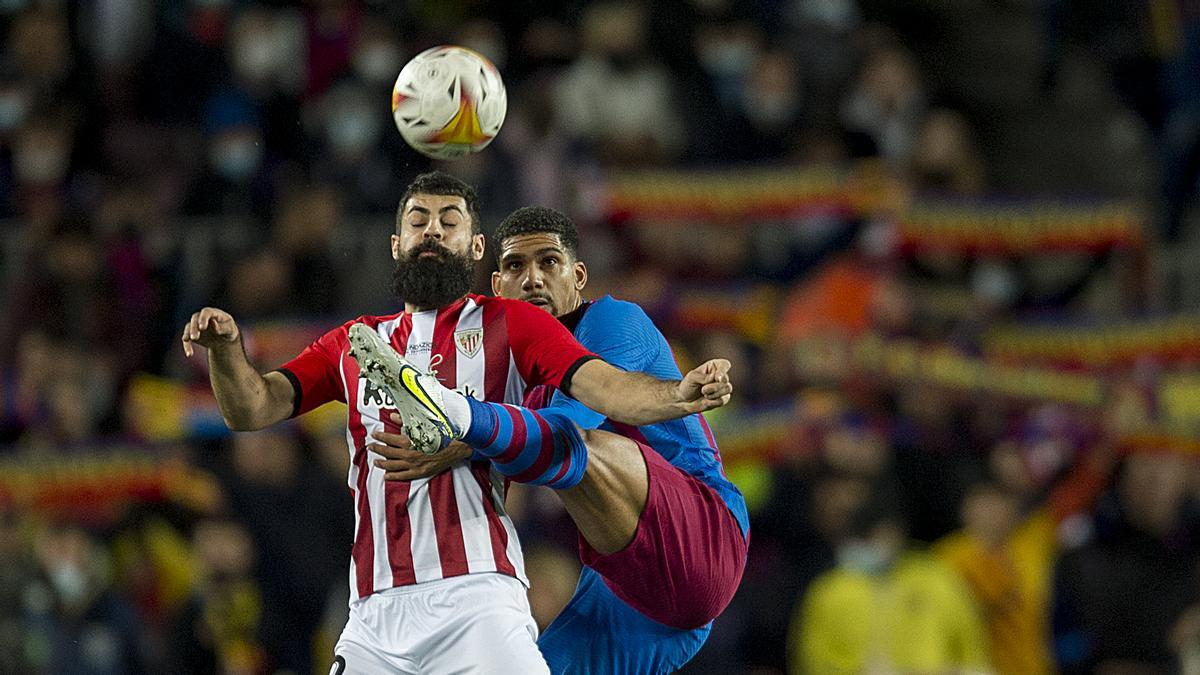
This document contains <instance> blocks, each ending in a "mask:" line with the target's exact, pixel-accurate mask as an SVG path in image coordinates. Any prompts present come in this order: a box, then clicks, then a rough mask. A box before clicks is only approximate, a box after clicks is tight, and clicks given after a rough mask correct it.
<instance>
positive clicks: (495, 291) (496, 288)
mask: <svg viewBox="0 0 1200 675" xmlns="http://www.w3.org/2000/svg"><path fill="white" fill-rule="evenodd" d="M492 295H495V296H497V297H499V296H500V273H499V272H492Z"/></svg>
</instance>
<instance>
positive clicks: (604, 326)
mask: <svg viewBox="0 0 1200 675" xmlns="http://www.w3.org/2000/svg"><path fill="white" fill-rule="evenodd" d="M575 334H576V336H577V337H578V338H579V342H580V343H582V344H584V345H586V346H587V348H588V349H590V350H592V351H593V352H595V354H596V355H597V356H599V357H600V358H602V359H604V360H605V361H607V362H609V363H610V364H612V365H614V366H616V367H618V368H620V369H621V370H628V371H640V372H646V371H647V370H648V369H649V368H650V366H651V364H653V363H654V361H655V359H656V358H657V357H658V355H659V352H660V350H661V349H662V347H663V346H664V345H665V344H666V338H664V337H663V336H662V333H660V332H659V330H658V327H657V326H655V325H654V322H653V321H651V320H650V317H648V316H646V312H644V311H642V308H641V307H638V306H637V305H635V304H633V303H631V302H623V301H620V300H613V299H611V298H607V299H606V300H603V301H598V302H597V303H596V304H594V305H592V307H591V308H589V309H588V311H587V313H586V314H584V317H583V321H581V322H580V324H579V328H578V329H576V332H575Z"/></svg>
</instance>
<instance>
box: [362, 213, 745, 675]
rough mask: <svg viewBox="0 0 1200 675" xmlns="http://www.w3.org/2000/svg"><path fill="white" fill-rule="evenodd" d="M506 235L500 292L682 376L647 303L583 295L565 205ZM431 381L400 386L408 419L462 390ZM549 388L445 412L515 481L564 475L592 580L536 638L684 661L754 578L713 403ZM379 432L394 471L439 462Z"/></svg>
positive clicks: (626, 659) (545, 645)
mask: <svg viewBox="0 0 1200 675" xmlns="http://www.w3.org/2000/svg"><path fill="white" fill-rule="evenodd" d="M496 241H497V242H498V244H499V263H500V270H499V271H498V272H496V273H494V274H493V277H492V289H493V291H494V292H495V293H496V294H497V295H500V296H503V297H506V298H518V299H522V300H525V301H526V302H529V303H531V304H533V305H535V306H537V307H540V308H541V309H543V310H545V311H546V312H548V313H549V314H552V315H554V316H556V317H558V319H559V321H560V322H562V323H563V324H564V325H565V326H566V327H568V328H570V329H571V330H572V331H573V332H574V334H575V336H576V337H577V338H578V339H579V342H580V343H581V344H583V345H584V346H585V347H587V348H588V349H590V350H592V351H593V352H594V353H596V354H597V355H599V356H600V357H601V358H603V359H605V360H606V361H607V362H609V363H611V364H613V365H615V366H617V367H619V368H623V369H626V370H629V371H634V372H642V373H646V374H648V375H652V376H655V377H661V378H667V379H670V378H678V377H680V373H679V369H678V368H677V366H676V365H675V359H674V356H673V354H672V353H671V348H670V346H668V344H667V341H666V340H665V339H664V338H663V336H662V334H661V333H660V332H659V331H658V329H657V328H656V327H655V326H654V324H653V323H652V322H651V321H650V319H649V317H647V316H646V314H645V312H643V311H642V310H641V309H640V308H639V307H638V306H637V305H634V304H631V303H628V302H623V301H620V300H615V299H613V298H612V297H610V296H606V297H603V298H600V299H598V300H595V301H585V300H584V298H583V289H584V286H585V285H586V284H587V267H586V266H585V265H584V264H583V262H581V261H580V260H579V259H578V233H577V231H576V228H575V225H574V223H573V222H571V220H570V219H569V218H567V217H566V216H565V215H563V214H562V213H559V212H557V211H554V210H553V209H547V208H538V207H528V208H523V209H519V210H517V211H516V212H514V213H513V214H512V215H510V216H509V217H508V218H506V219H505V220H504V222H503V223H501V225H500V228H499V230H498V231H497V232H496ZM418 380H421V378H420V377H417V378H416V380H414V382H417V381H418ZM419 384H420V385H421V387H422V388H421V389H419V390H418V391H419V393H418V394H417V396H426V397H428V398H427V400H426V401H424V402H421V401H418V400H417V399H416V398H414V397H413V396H412V395H411V394H410V393H407V391H406V390H405V389H403V388H402V389H401V390H400V391H398V392H397V393H396V396H397V400H399V401H401V406H400V407H401V409H402V411H403V412H404V413H405V414H406V415H408V416H406V417H405V420H406V421H407V420H409V419H410V417H409V416H412V417H416V416H422V415H428V411H427V408H428V404H429V403H433V404H434V407H436V406H437V403H438V401H439V399H440V401H441V403H442V404H443V407H444V408H450V407H451V406H461V405H462V401H458V400H457V399H461V398H462V397H461V396H458V395H457V394H454V393H453V392H450V391H448V390H446V389H445V388H444V387H441V386H439V385H438V383H437V382H436V378H426V379H425V380H424V381H423V382H419ZM544 392H545V388H539V390H538V391H534V392H531V395H530V396H529V397H527V399H526V404H527V405H528V406H530V407H531V408H533V407H540V408H541V409H540V410H537V411H533V410H529V409H524V408H517V407H514V406H505V405H495V404H489V403H480V402H478V401H469V402H467V403H466V406H467V407H469V413H470V414H469V416H462V417H457V415H458V414H459V413H457V412H455V411H449V412H447V413H446V414H444V418H445V419H446V420H447V421H448V422H449V424H448V427H449V428H448V429H447V430H446V434H447V435H452V436H453V437H455V438H458V439H464V440H466V441H467V443H468V444H469V445H470V446H474V448H476V449H477V450H476V451H475V456H476V457H480V456H483V457H487V458H489V459H491V460H492V462H493V463H494V465H495V466H496V467H497V469H498V470H499V471H500V472H501V473H502V474H504V475H505V476H507V477H508V478H509V479H510V480H515V481H518V482H524V483H531V484H537V485H548V486H550V487H552V488H555V489H556V490H558V494H559V496H560V497H561V499H562V502H563V504H564V506H565V507H566V509H567V511H568V513H570V515H571V517H572V518H573V519H574V521H575V523H576V525H577V526H578V528H579V533H580V538H579V551H580V557H581V558H582V560H583V562H584V568H583V573H582V575H581V578H580V582H579V586H578V588H577V589H576V591H575V595H574V597H573V598H572V599H571V601H570V603H569V604H568V605H567V606H566V608H565V609H564V610H563V612H562V614H561V615H560V616H559V617H558V618H557V619H556V620H555V621H554V622H553V623H552V624H551V625H550V626H549V627H548V628H547V629H546V632H545V634H544V635H543V636H542V637H541V639H540V640H539V641H538V645H539V646H540V647H541V649H542V653H543V654H544V655H545V656H546V660H547V662H548V663H549V665H550V668H551V671H552V672H554V673H556V674H560V673H573V674H574V673H628V674H630V675H642V674H644V673H669V672H674V671H675V670H676V669H678V668H679V667H681V666H682V665H683V664H684V663H686V662H687V661H689V660H690V659H691V658H692V657H693V656H694V655H695V654H696V652H697V651H698V650H699V649H700V647H701V645H703V643H704V640H705V639H706V638H707V636H708V633H709V630H710V629H711V622H712V620H713V619H714V618H715V617H716V616H717V615H718V614H719V613H720V612H721V611H723V610H724V608H725V606H726V605H727V604H728V603H729V601H730V599H731V598H732V596H733V593H734V591H735V590H736V589H737V585H738V583H739V582H740V580H741V576H742V572H743V570H744V567H745V561H746V546H747V538H748V533H749V520H748V517H747V513H746V504H745V501H744V500H743V498H742V495H741V493H740V492H739V491H738V489H737V488H736V487H734V485H733V484H732V483H730V482H729V480H728V479H727V478H726V477H725V475H724V471H723V469H722V466H721V458H720V453H719V452H718V450H717V446H716V443H715V441H714V440H713V436H712V434H711V432H710V431H709V429H708V426H707V424H706V423H705V421H704V418H703V417H701V416H700V415H698V414H695V415H691V416H688V417H686V418H683V419H676V420H671V421H667V422H662V423H658V424H646V425H641V426H634V425H628V424H622V423H620V422H618V421H615V420H613V419H609V418H606V416H605V415H604V414H603V413H598V412H594V411H593V410H591V409H588V408H587V407H585V406H584V405H582V404H580V402H579V401H577V400H575V399H574V398H571V397H568V396H566V395H565V393H569V392H563V391H562V390H561V389H560V390H559V391H557V392H554V393H553V399H552V400H550V401H549V405H548V406H545V407H542V406H543V405H544V404H545V403H546V399H547V398H548V397H546V396H544V395H543V396H539V394H544ZM537 398H541V399H542V400H540V401H539V400H531V399H537ZM414 401H416V402H417V403H419V405H414V404H413V402H414ZM431 417H432V416H431ZM380 440H382V441H384V444H383V445H381V446H380V447H379V452H380V453H381V454H383V455H384V456H387V457H389V458H390V459H389V460H384V461H380V466H381V468H384V469H388V470H389V474H388V475H387V476H385V477H387V478H389V479H403V478H411V477H412V476H414V475H422V474H424V473H426V472H429V471H432V470H435V469H436V466H435V465H434V463H432V462H429V461H427V460H422V459H421V458H422V457H423V455H421V454H419V453H418V452H417V450H415V449H413V448H412V447H411V446H410V444H409V443H406V442H405V441H404V439H403V438H401V437H400V436H397V435H390V434H389V435H384V436H382V437H381V439H380ZM441 442H444V441H440V440H439V442H438V443H437V445H440V444H441ZM389 446H390V447H389ZM418 449H419V448H418ZM468 452H470V451H469V450H467V449H464V448H461V447H458V446H455V447H447V448H446V449H444V450H441V451H440V452H438V454H434V455H432V456H431V457H438V456H439V455H441V454H442V453H445V455H446V457H445V458H444V460H443V461H445V462H447V463H448V464H451V463H453V462H455V461H461V458H462V457H465V456H467V453H468Z"/></svg>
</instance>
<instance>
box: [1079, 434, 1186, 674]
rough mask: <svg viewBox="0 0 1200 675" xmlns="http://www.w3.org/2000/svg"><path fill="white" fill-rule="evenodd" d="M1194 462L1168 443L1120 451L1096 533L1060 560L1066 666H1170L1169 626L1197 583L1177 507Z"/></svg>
mask: <svg viewBox="0 0 1200 675" xmlns="http://www.w3.org/2000/svg"><path fill="white" fill-rule="evenodd" d="M1194 469H1195V467H1194V466H1193V465H1192V460H1191V459H1189V458H1187V457H1184V456H1182V455H1179V454H1176V453H1174V452H1169V451H1164V452H1157V453H1139V454H1135V455H1132V456H1130V457H1127V458H1126V459H1125V461H1124V463H1123V465H1122V467H1121V469H1120V472H1119V480H1118V484H1117V488H1116V492H1115V495H1114V496H1115V497H1116V499H1115V503H1111V502H1110V503H1107V504H1104V505H1103V507H1104V508H1102V509H1101V511H1100V515H1101V517H1100V518H1099V519H1098V522H1097V523H1096V535H1095V538H1094V539H1093V540H1092V541H1091V542H1089V543H1088V544H1087V545H1085V546H1083V547H1082V548H1080V549H1079V550H1076V551H1072V552H1070V553H1068V554H1066V555H1065V556H1064V557H1063V559H1062V561H1061V562H1060V563H1059V566H1058V570H1057V575H1056V577H1055V595H1056V597H1057V598H1059V601H1060V603H1061V607H1060V608H1059V610H1058V612H1059V614H1060V615H1061V620H1060V621H1059V622H1056V623H1057V624H1058V625H1056V628H1055V633H1056V644H1057V649H1058V655H1059V660H1060V666H1061V667H1062V670H1063V672H1064V673H1085V672H1087V673H1094V672H1101V673H1103V672H1113V673H1117V672H1164V671H1168V670H1169V669H1170V668H1171V666H1172V663H1173V661H1174V654H1173V653H1172V650H1171V644H1170V635H1171V629H1172V628H1173V627H1174V626H1176V625H1177V622H1179V621H1180V619H1181V618H1182V617H1183V615H1184V611H1185V610H1186V609H1187V608H1188V607H1189V606H1190V605H1192V604H1194V603H1196V601H1197V600H1198V598H1197V592H1198V591H1200V588H1198V586H1197V573H1198V572H1200V568H1198V566H1197V561H1200V549H1198V547H1197V540H1196V536H1195V535H1196V533H1195V531H1194V528H1193V527H1191V526H1192V525H1193V524H1192V523H1189V522H1188V521H1187V520H1186V519H1185V517H1184V514H1185V511H1184V507H1185V505H1186V504H1187V503H1188V499H1189V497H1188V491H1189V489H1190V488H1191V487H1192V483H1193V482H1194V477H1195V471H1194ZM1122 669H1124V670H1122Z"/></svg>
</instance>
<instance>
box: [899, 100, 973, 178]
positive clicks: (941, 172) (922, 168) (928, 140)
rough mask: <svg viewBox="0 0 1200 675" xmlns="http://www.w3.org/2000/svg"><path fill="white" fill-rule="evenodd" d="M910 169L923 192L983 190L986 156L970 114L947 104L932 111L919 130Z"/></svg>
mask: <svg viewBox="0 0 1200 675" xmlns="http://www.w3.org/2000/svg"><path fill="white" fill-rule="evenodd" d="M910 172H911V175H912V180H913V183H914V187H915V188H916V189H917V190H919V191H921V192H933V193H941V194H950V195H963V196H970V195H977V194H979V193H980V192H982V191H983V188H984V170H983V160H982V159H981V158H980V156H979V150H978V149H977V148H976V147H975V141H974V139H973V138H972V135H971V127H970V125H969V124H968V123H967V120H966V118H964V117H963V116H962V115H960V114H959V113H956V112H954V111H952V110H946V109H944V108H938V109H935V110H932V111H930V112H929V114H927V115H926V116H925V119H924V120H922V122H921V126H920V128H919V130H918V131H917V137H916V141H915V143H914V146H913V151H912V160H911V162H910Z"/></svg>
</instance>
